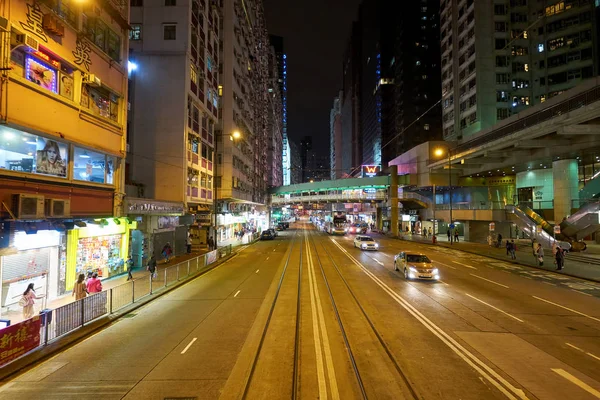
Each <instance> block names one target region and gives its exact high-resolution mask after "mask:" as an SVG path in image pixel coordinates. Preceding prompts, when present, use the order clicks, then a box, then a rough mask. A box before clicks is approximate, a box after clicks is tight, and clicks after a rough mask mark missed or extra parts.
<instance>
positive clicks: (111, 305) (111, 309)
mask: <svg viewBox="0 0 600 400" xmlns="http://www.w3.org/2000/svg"><path fill="white" fill-rule="evenodd" d="M109 293H110V313H111V314H112V312H113V290H112V288H111V289H110V291H109Z"/></svg>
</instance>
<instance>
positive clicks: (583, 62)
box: [440, 0, 598, 140]
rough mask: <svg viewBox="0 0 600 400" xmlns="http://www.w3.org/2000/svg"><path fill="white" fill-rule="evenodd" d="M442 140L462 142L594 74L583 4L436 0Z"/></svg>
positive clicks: (584, 0)
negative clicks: (438, 23)
mask: <svg viewBox="0 0 600 400" xmlns="http://www.w3.org/2000/svg"><path fill="white" fill-rule="evenodd" d="M440 5H441V17H440V29H441V31H440V38H441V56H442V108H443V130H444V139H447V140H457V139H466V138H468V137H470V136H472V135H474V134H476V133H477V132H479V131H481V130H482V129H486V128H489V127H490V126H493V125H494V124H495V123H496V122H498V121H500V120H502V119H505V118H508V117H509V116H510V115H512V114H516V113H518V112H520V111H522V110H524V109H526V108H528V107H530V106H532V105H535V104H538V103H542V102H544V101H546V100H547V99H549V98H551V97H553V96H556V95H558V94H560V93H562V92H563V91H565V90H567V89H570V88H572V87H574V86H575V85H577V84H578V83H579V82H580V81H581V80H582V79H586V78H590V77H592V76H596V75H598V60H597V57H598V50H597V47H598V44H597V43H598V42H597V41H598V35H597V24H598V22H597V21H598V12H597V9H596V5H595V2H593V1H591V0H561V1H556V0H545V1H531V0H530V1H527V0H510V1H503V2H499V1H474V0H442V1H441V2H440Z"/></svg>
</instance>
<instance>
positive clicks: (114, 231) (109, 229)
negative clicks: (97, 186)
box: [66, 218, 137, 290]
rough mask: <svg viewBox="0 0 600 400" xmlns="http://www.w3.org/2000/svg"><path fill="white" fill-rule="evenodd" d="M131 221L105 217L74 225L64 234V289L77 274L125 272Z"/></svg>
mask: <svg viewBox="0 0 600 400" xmlns="http://www.w3.org/2000/svg"><path fill="white" fill-rule="evenodd" d="M136 228H137V223H136V222H135V221H132V222H129V221H128V219H127V218H107V219H102V220H95V221H94V222H93V223H89V222H88V223H87V224H86V226H83V227H76V228H75V229H72V230H70V231H68V233H67V276H66V278H67V282H66V288H67V290H71V289H72V288H73V284H74V283H75V281H76V280H77V276H78V275H79V274H84V275H86V276H87V275H88V273H93V272H97V273H98V276H99V277H100V278H108V277H111V276H114V275H118V274H121V273H123V272H126V271H127V264H126V263H125V260H126V259H127V257H128V255H129V231H130V230H131V229H136Z"/></svg>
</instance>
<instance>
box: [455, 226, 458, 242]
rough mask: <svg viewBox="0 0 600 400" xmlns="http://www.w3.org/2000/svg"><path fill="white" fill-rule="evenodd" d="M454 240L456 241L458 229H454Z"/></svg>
mask: <svg viewBox="0 0 600 400" xmlns="http://www.w3.org/2000/svg"><path fill="white" fill-rule="evenodd" d="M454 241H455V242H456V243H458V229H455V230H454Z"/></svg>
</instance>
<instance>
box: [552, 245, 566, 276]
mask: <svg viewBox="0 0 600 400" xmlns="http://www.w3.org/2000/svg"><path fill="white" fill-rule="evenodd" d="M554 257H555V260H556V269H557V270H558V271H560V270H561V269H563V266H564V265H565V252H564V250H563V249H562V248H561V247H560V246H557V247H556V255H555V256H554Z"/></svg>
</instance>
